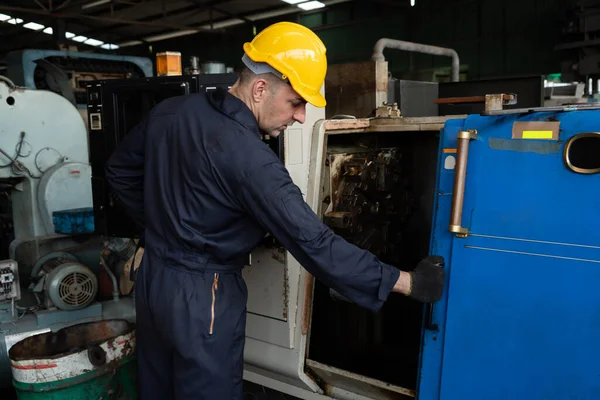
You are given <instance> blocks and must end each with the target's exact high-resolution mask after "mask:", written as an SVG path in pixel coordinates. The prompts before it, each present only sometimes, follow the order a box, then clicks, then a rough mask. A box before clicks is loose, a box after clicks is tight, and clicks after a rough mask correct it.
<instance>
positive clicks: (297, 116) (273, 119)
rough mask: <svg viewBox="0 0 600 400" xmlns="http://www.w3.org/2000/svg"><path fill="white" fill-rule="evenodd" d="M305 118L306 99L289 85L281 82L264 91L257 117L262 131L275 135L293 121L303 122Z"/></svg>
mask: <svg viewBox="0 0 600 400" xmlns="http://www.w3.org/2000/svg"><path fill="white" fill-rule="evenodd" d="M305 119H306V101H304V99H302V97H300V95H298V93H296V92H295V91H294V89H292V87H291V86H290V85H288V84H286V83H282V84H280V85H277V88H276V89H275V90H274V91H273V90H271V89H268V90H267V91H266V93H265V98H264V101H262V102H261V112H260V119H259V125H260V128H261V129H262V130H263V131H265V132H266V133H268V134H269V135H270V136H272V137H277V136H279V134H280V133H281V131H282V130H285V129H286V128H287V127H289V126H290V125H292V124H293V123H294V122H299V123H301V124H303V123H304V121H305Z"/></svg>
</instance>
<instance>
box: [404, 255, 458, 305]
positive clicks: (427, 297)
mask: <svg viewBox="0 0 600 400" xmlns="http://www.w3.org/2000/svg"><path fill="white" fill-rule="evenodd" d="M443 267H444V259H443V258H442V257H440V256H429V257H427V258H424V259H423V260H421V261H420V262H419V264H417V267H416V268H415V269H414V270H413V271H411V272H404V271H402V272H401V273H400V278H398V282H396V285H395V286H394V291H395V292H398V293H402V294H404V295H406V296H408V297H411V298H413V299H415V300H417V301H420V302H422V303H435V302H436V301H438V300H439V299H440V298H441V297H442V291H443V290H444V280H445V277H446V273H445V271H444V268H443Z"/></svg>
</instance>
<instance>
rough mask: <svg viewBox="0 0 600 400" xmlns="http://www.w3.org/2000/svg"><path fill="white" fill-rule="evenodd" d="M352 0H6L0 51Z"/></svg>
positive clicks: (133, 39) (1, 6)
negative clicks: (60, 39) (61, 33)
mask: <svg viewBox="0 0 600 400" xmlns="http://www.w3.org/2000/svg"><path fill="white" fill-rule="evenodd" d="M348 1H351V0H321V1H310V0H3V1H0V54H2V53H6V52H8V51H11V50H17V49H24V48H42V47H43V48H48V47H52V46H53V45H55V44H56V43H57V40H58V39H59V38H60V37H62V35H58V33H59V32H61V31H62V32H64V39H62V40H63V41H64V44H65V45H67V46H68V45H76V46H78V47H79V48H81V49H83V48H87V49H88V50H91V49H92V48H96V49H98V51H114V50H117V49H119V48H125V47H129V46H135V45H139V44H143V43H153V42H156V41H160V40H164V39H169V38H175V37H180V36H184V35H189V34H193V33H197V32H207V33H216V34H222V33H223V32H226V31H227V29H230V28H231V27H233V26H237V25H241V24H251V25H252V24H254V23H255V22H256V21H258V20H261V19H266V18H275V17H279V16H286V15H287V16H289V15H293V14H297V13H301V12H307V11H312V10H316V9H318V8H322V7H327V6H330V5H334V4H338V3H344V2H348Z"/></svg>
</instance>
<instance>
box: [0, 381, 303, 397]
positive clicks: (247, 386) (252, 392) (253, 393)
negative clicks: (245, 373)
mask: <svg viewBox="0 0 600 400" xmlns="http://www.w3.org/2000/svg"><path fill="white" fill-rule="evenodd" d="M0 399H1V400H17V396H16V394H15V392H14V390H12V389H0ZM82 400H84V399H82ZM85 400H88V399H85ZM244 400H299V399H298V398H297V397H293V396H289V395H287V394H283V393H280V392H276V391H274V390H272V389H269V388H266V387H264V386H260V385H256V384H254V383H251V382H247V381H244Z"/></svg>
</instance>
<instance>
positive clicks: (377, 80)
mask: <svg viewBox="0 0 600 400" xmlns="http://www.w3.org/2000/svg"><path fill="white" fill-rule="evenodd" d="M387 90H388V66H387V62H386V61H365V62H358V63H348V64H336V65H331V66H330V67H329V69H328V71H327V77H326V79H325V97H326V98H327V109H326V110H325V112H326V118H332V117H333V116H335V115H341V114H344V115H353V116H355V117H357V118H365V117H368V116H369V115H371V114H372V112H373V111H374V110H375V109H376V108H377V107H379V106H381V105H382V104H383V102H384V101H387Z"/></svg>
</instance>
